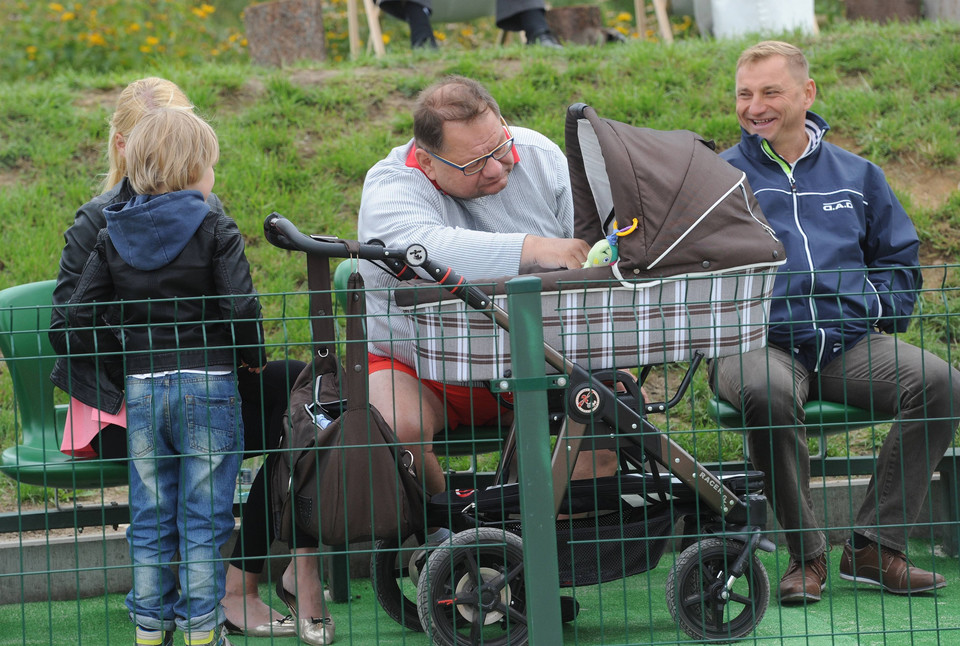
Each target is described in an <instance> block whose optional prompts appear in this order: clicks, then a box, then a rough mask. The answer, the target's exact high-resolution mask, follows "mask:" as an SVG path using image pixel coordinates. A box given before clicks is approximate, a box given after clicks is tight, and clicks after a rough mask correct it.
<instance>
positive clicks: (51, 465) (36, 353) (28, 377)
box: [0, 280, 127, 488]
mask: <svg viewBox="0 0 960 646" xmlns="http://www.w3.org/2000/svg"><path fill="white" fill-rule="evenodd" d="M55 285H56V281H55V280H45V281H41V282H36V283H27V284H24V285H17V286H15V287H9V288H7V289H4V290H3V291H0V353H2V354H3V362H4V365H5V366H6V369H7V372H9V373H10V378H11V380H12V381H13V398H14V409H15V419H16V421H17V422H18V426H19V431H20V434H21V441H20V443H19V444H17V445H16V446H12V447H9V448H7V449H6V450H5V451H4V452H3V455H2V458H0V471H2V472H3V473H4V474H6V475H8V476H10V477H11V478H14V479H15V480H19V481H21V482H25V483H28V484H35V485H40V486H50V487H64V488H78V487H94V486H96V487H101V486H114V485H120V484H126V483H127V467H126V464H124V463H122V462H109V461H101V460H80V459H73V458H71V457H69V456H67V455H64V454H63V453H61V452H60V442H61V440H62V435H63V426H64V422H65V421H66V411H67V406H66V405H65V404H63V405H59V406H58V405H56V404H55V403H54V385H53V382H51V381H50V371H51V370H52V369H53V365H54V363H56V360H57V355H56V352H54V349H53V346H52V345H50V340H49V338H48V336H47V331H48V329H49V328H50V313H51V311H52V309H53V288H54V286H55Z"/></svg>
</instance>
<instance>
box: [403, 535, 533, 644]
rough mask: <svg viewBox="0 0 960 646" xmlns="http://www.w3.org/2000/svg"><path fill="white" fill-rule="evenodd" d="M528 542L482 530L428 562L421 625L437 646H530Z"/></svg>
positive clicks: (420, 595) (420, 588)
mask: <svg viewBox="0 0 960 646" xmlns="http://www.w3.org/2000/svg"><path fill="white" fill-rule="evenodd" d="M524 599H525V596H524V590H523V542H522V541H521V539H520V537H519V536H517V535H516V534H512V533H510V532H507V531H504V530H501V529H495V528H493V527H481V528H479V529H476V530H473V529H471V530H467V531H464V532H460V533H459V534H456V535H455V536H454V537H453V538H452V539H451V541H450V542H449V543H447V544H445V545H444V546H442V547H440V548H438V549H437V550H436V551H434V552H433V553H432V554H431V555H430V556H429V557H428V558H427V567H426V570H425V571H424V572H423V573H422V574H421V576H420V582H419V583H418V585H417V606H418V610H419V612H420V623H421V624H422V625H423V628H424V630H426V631H427V633H428V634H430V635H431V637H432V638H433V643H434V644H437V645H438V646H461V645H462V646H468V645H471V644H481V643H482V644H486V645H488V646H525V645H526V643H527V639H528V636H527V618H526V611H525V602H524Z"/></svg>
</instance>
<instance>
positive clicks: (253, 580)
mask: <svg viewBox="0 0 960 646" xmlns="http://www.w3.org/2000/svg"><path fill="white" fill-rule="evenodd" d="M259 582H260V574H259V573H256V572H244V571H243V570H241V569H240V568H238V567H235V566H233V565H228V566H227V582H226V590H225V594H224V597H223V601H222V602H221V603H222V604H223V611H224V614H225V615H226V617H227V619H228V620H229V621H230V623H232V624H233V625H234V626H239V627H240V628H244V627H246V626H251V627H252V626H260V625H263V624H268V623H270V622H271V621H275V620H277V619H282V618H283V615H281V614H280V613H279V612H277V611H276V610H274V609H273V608H271V607H270V606H268V605H267V604H265V603H264V602H263V600H262V599H260V593H259V592H258V591H257V585H258V584H259Z"/></svg>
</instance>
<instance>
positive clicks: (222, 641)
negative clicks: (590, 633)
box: [183, 626, 233, 646]
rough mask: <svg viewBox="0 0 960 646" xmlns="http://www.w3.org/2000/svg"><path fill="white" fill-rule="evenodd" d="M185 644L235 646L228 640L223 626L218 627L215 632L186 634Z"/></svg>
mask: <svg viewBox="0 0 960 646" xmlns="http://www.w3.org/2000/svg"><path fill="white" fill-rule="evenodd" d="M183 643H184V644H186V646H233V644H231V643H230V640H229V639H227V631H226V630H224V629H223V626H217V627H216V628H214V629H213V630H201V631H191V632H189V633H184V634H183Z"/></svg>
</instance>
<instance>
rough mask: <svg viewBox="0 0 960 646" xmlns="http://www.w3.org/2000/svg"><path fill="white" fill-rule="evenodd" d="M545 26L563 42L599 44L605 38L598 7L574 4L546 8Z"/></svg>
mask: <svg viewBox="0 0 960 646" xmlns="http://www.w3.org/2000/svg"><path fill="white" fill-rule="evenodd" d="M546 16H547V26H548V27H550V31H552V32H553V33H554V35H555V36H556V37H557V38H559V39H560V40H561V41H563V42H568V43H577V44H578V45H599V44H601V43H603V42H605V41H606V40H607V35H606V30H604V28H603V23H602V22H601V20H600V7H597V6H592V5H575V6H572V7H556V8H554V9H549V10H547V13H546Z"/></svg>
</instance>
